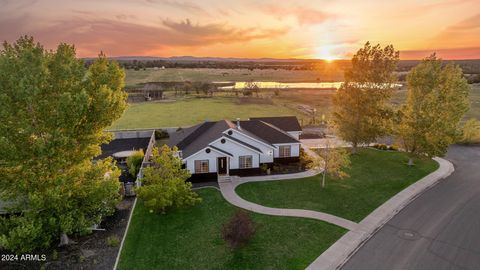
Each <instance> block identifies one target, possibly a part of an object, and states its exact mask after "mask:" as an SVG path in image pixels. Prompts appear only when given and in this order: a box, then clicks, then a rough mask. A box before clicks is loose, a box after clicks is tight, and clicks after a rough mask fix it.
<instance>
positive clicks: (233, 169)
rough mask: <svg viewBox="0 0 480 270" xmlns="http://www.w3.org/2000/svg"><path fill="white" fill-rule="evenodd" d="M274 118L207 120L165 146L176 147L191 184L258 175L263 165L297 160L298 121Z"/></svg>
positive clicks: (181, 131) (182, 131)
mask: <svg viewBox="0 0 480 270" xmlns="http://www.w3.org/2000/svg"><path fill="white" fill-rule="evenodd" d="M275 118H278V119H274V117H269V118H268V119H267V121H263V120H260V119H254V118H252V119H250V120H246V121H240V120H239V119H237V121H235V122H232V121H229V120H221V121H216V122H208V121H207V122H204V123H201V124H198V125H195V126H192V127H189V128H185V129H179V130H177V131H176V132H174V133H172V134H170V139H169V141H168V146H170V147H173V146H176V147H177V148H178V150H179V152H178V155H179V157H180V158H181V159H182V161H183V162H184V165H185V168H187V169H188V170H189V171H190V172H191V173H192V177H191V180H192V182H196V181H202V180H212V179H217V176H225V175H240V176H246V175H255V174H259V173H260V171H261V169H260V167H261V166H262V165H263V164H266V166H270V167H271V166H273V163H274V162H279V163H289V162H297V161H298V160H299V156H300V141H299V140H298V136H297V134H299V133H301V128H300V125H299V124H298V120H297V119H296V117H275ZM282 118H285V119H282ZM293 120H295V121H293ZM273 123H277V124H279V125H282V128H285V129H287V130H289V131H290V132H293V133H289V132H287V131H285V130H283V129H281V128H279V127H278V126H276V125H274V124H273ZM289 124H290V125H291V126H289Z"/></svg>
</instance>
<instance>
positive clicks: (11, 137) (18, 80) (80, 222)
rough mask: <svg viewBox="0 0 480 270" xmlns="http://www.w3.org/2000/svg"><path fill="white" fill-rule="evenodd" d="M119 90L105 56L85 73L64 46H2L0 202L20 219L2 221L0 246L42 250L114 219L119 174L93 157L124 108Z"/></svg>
mask: <svg viewBox="0 0 480 270" xmlns="http://www.w3.org/2000/svg"><path fill="white" fill-rule="evenodd" d="M123 85H124V72H123V70H122V69H121V68H120V67H119V66H118V65H117V64H116V63H114V62H110V61H108V60H107V58H106V57H105V56H104V55H103V54H101V55H100V56H99V58H98V59H97V60H96V61H95V62H94V63H93V64H92V65H91V66H90V67H89V68H88V69H87V68H86V67H85V64H84V62H83V61H82V60H80V59H78V58H76V55H75V48H74V47H73V46H70V45H67V44H60V45H59V46H58V47H57V48H56V50H54V51H51V50H46V49H44V48H43V47H42V46H41V45H40V44H38V43H35V42H34V40H33V38H30V37H22V38H20V39H19V40H18V41H16V42H15V43H13V44H9V43H6V42H5V43H4V44H3V49H2V50H1V51H0V119H1V121H0V175H1V177H0V186H1V187H2V189H1V191H0V199H1V200H4V201H8V202H10V203H12V205H11V206H12V207H11V209H9V210H10V211H12V212H15V213H19V214H17V215H12V216H11V217H10V218H1V219H0V246H1V247H3V248H6V249H9V250H13V251H16V252H26V251H30V250H33V249H35V248H43V247H47V246H49V245H50V244H51V243H52V242H53V241H55V240H56V239H59V236H62V239H64V240H65V239H68V237H66V236H67V235H68V234H73V233H86V232H88V230H89V227H91V226H92V225H93V224H96V223H99V222H100V221H101V218H102V217H104V216H106V215H108V214H111V213H113V211H114V206H115V203H116V202H117V200H118V199H119V195H118V191H119V182H118V176H119V171H118V169H117V168H116V166H115V165H114V164H113V162H112V160H111V159H106V160H99V161H96V162H93V158H94V157H95V156H97V155H99V154H100V146H99V145H100V144H101V143H105V142H108V140H109V139H110V136H109V135H108V134H106V133H105V132H104V129H105V128H106V127H108V126H110V125H111V124H112V123H113V121H114V120H116V119H117V118H119V117H120V116H121V114H122V113H123V111H124V110H125V108H126V106H127V104H126V98H127V95H126V93H125V92H124V91H123V90H122V88H123Z"/></svg>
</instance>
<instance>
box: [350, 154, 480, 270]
mask: <svg viewBox="0 0 480 270" xmlns="http://www.w3.org/2000/svg"><path fill="white" fill-rule="evenodd" d="M447 159H448V160H450V161H451V162H452V163H453V164H454V165H455V172H454V173H453V174H452V175H450V176H449V177H448V178H447V179H444V180H441V182H440V183H438V184H437V185H436V186H435V187H433V188H432V189H430V190H428V191H426V192H425V193H424V194H422V195H420V196H419V197H418V198H417V199H416V200H414V201H413V202H412V203H410V204H409V205H408V206H407V207H405V208H404V209H403V210H402V211H401V212H400V213H399V214H398V215H396V216H395V217H394V218H392V219H391V220H390V221H389V222H388V223H387V224H386V225H385V226H384V227H383V228H382V229H380V230H379V231H378V232H377V233H376V234H375V235H374V236H373V237H372V238H371V239H370V240H369V241H368V242H367V243H366V244H365V245H364V246H363V247H361V248H360V250H359V251H358V252H357V253H356V254H355V255H354V256H353V257H352V258H351V259H350V260H349V261H348V262H347V263H346V264H345V265H344V266H343V268H342V269H345V270H346V269H355V270H363V269H365V270H367V269H368V270H374V269H382V270H383V269H388V270H390V269H402V270H404V269H422V270H423V269H426V270H428V269H431V270H443V269H475V270H477V269H480V147H479V146H477V147H473V146H471V147H466V146H452V147H451V148H450V149H449V151H448V154H447Z"/></svg>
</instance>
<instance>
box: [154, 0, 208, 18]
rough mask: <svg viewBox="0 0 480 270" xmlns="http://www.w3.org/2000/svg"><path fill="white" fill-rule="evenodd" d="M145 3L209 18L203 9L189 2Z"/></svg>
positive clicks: (173, 0) (163, 1) (156, 0)
mask: <svg viewBox="0 0 480 270" xmlns="http://www.w3.org/2000/svg"><path fill="white" fill-rule="evenodd" d="M146 1H147V2H148V3H150V4H161V5H165V6H171V7H174V8H176V9H179V10H184V11H187V12H189V13H193V14H197V15H204V16H207V17H209V16H210V14H209V13H208V12H207V11H206V10H205V9H203V8H202V7H200V6H199V5H196V4H194V3H191V2H186V1H175V0H146Z"/></svg>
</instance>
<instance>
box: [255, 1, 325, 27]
mask: <svg viewBox="0 0 480 270" xmlns="http://www.w3.org/2000/svg"><path fill="white" fill-rule="evenodd" d="M264 10H265V12H266V13H267V14H270V15H273V16H275V17H277V18H278V19H282V18H283V17H285V16H293V17H295V18H296V20H297V21H298V23H299V24H301V25H304V24H320V23H323V22H325V21H326V20H328V19H330V18H332V17H333V16H332V15H331V14H329V13H325V12H323V11H320V10H316V9H314V8H305V7H291V8H287V7H279V6H273V5H270V6H266V7H264Z"/></svg>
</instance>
